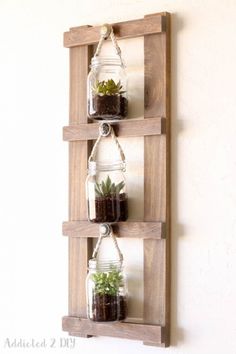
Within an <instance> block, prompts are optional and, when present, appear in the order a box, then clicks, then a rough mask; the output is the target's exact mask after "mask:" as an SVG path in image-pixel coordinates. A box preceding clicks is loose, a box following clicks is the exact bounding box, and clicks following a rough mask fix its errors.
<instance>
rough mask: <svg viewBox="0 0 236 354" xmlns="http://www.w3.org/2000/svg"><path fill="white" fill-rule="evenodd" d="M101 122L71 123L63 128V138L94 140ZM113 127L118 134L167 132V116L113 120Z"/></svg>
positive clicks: (143, 134) (68, 139) (128, 135)
mask: <svg viewBox="0 0 236 354" xmlns="http://www.w3.org/2000/svg"><path fill="white" fill-rule="evenodd" d="M100 124H101V123H90V124H78V125H70V126H66V127H64V128H63V140H65V141H75V140H94V139H97V137H98V134H99V125H100ZM111 125H112V127H113V128H114V130H115V133H116V135H117V136H121V137H132V136H148V135H160V134H164V133H165V118H161V117H157V118H149V119H145V120H144V119H127V120H123V121H119V122H112V123H111Z"/></svg>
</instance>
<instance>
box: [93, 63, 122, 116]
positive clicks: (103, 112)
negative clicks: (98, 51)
mask: <svg viewBox="0 0 236 354" xmlns="http://www.w3.org/2000/svg"><path fill="white" fill-rule="evenodd" d="M87 90H88V92H87V97H88V116H89V117H90V118H94V119H107V120H113V119H123V118H125V117H126V116H127V111H128V100H127V77H126V72H125V68H124V65H123V64H121V61H120V59H119V57H117V58H116V57H93V58H92V60H91V71H90V72H89V74H88V83H87Z"/></svg>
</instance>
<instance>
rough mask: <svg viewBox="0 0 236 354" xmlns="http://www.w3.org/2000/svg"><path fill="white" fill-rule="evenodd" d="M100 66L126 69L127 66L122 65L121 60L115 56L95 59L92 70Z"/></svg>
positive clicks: (92, 61) (93, 59)
mask: <svg viewBox="0 0 236 354" xmlns="http://www.w3.org/2000/svg"><path fill="white" fill-rule="evenodd" d="M99 66H120V67H122V68H125V66H124V65H123V64H122V63H121V60H120V58H119V57H118V56H117V57H114V56H110V57H109V56H107V57H99V56H97V57H93V58H92V60H91V68H92V69H94V68H97V67H99Z"/></svg>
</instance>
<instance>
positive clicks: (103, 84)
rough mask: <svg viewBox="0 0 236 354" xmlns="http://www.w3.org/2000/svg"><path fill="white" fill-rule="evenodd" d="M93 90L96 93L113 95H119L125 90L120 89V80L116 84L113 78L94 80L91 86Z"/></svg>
mask: <svg viewBox="0 0 236 354" xmlns="http://www.w3.org/2000/svg"><path fill="white" fill-rule="evenodd" d="M93 92H94V93H95V94H96V95H101V96H103V95H109V96H114V95H121V94H122V93H124V92H125V91H124V90H122V85H121V82H120V81H118V82H117V84H116V83H115V81H114V80H113V79H109V80H106V81H104V80H103V81H98V80H97V81H96V83H95V85H94V87H93Z"/></svg>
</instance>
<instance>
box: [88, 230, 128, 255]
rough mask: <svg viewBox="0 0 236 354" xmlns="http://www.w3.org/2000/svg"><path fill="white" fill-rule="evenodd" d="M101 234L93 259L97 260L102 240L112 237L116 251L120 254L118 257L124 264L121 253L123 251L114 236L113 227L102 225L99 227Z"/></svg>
mask: <svg viewBox="0 0 236 354" xmlns="http://www.w3.org/2000/svg"><path fill="white" fill-rule="evenodd" d="M99 234H100V235H99V238H98V241H97V244H96V246H95V248H94V251H93V255H92V259H94V260H96V259H97V255H98V251H99V248H100V246H101V243H102V240H103V239H104V238H105V237H111V239H112V241H113V243H114V246H115V249H116V250H117V253H118V256H119V261H120V262H123V254H122V253H121V250H120V248H119V246H118V243H117V240H116V237H115V235H114V234H113V230H112V227H111V226H110V225H109V224H101V225H100V227H99Z"/></svg>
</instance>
